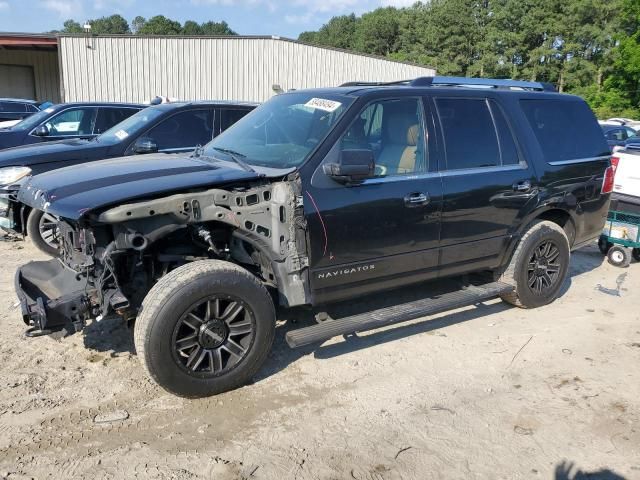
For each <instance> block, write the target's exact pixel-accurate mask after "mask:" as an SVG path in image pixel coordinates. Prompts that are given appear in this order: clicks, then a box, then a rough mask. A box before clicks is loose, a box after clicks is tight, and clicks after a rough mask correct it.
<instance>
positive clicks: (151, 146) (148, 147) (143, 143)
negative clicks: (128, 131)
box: [133, 137, 158, 154]
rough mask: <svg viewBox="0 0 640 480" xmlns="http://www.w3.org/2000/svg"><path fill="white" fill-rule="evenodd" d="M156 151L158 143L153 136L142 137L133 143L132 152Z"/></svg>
mask: <svg viewBox="0 0 640 480" xmlns="http://www.w3.org/2000/svg"><path fill="white" fill-rule="evenodd" d="M157 151H158V144H157V143H156V141H155V140H154V139H153V138H149V137H142V138H139V139H138V140H136V143H134V144H133V153H137V154H141V153H155V152H157Z"/></svg>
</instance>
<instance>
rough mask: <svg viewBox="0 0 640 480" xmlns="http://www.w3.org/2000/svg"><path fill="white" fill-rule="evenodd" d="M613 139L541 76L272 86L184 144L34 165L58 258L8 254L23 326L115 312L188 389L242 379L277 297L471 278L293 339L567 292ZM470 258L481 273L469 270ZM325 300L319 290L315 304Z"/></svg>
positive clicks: (265, 341) (599, 209) (325, 321)
mask: <svg viewBox="0 0 640 480" xmlns="http://www.w3.org/2000/svg"><path fill="white" fill-rule="evenodd" d="M613 173H614V172H613V170H612V169H611V167H610V153H609V147H608V145H607V142H606V141H605V139H604V136H603V134H602V131H601V129H600V127H599V126H598V123H597V121H596V119H595V117H594V115H593V113H592V112H591V110H590V109H589V107H588V106H587V105H586V103H585V102H584V101H583V100H582V99H580V98H578V97H574V96H570V95H562V94H558V93H555V92H552V91H549V88H548V87H547V86H545V85H542V84H539V83H532V82H518V81H506V80H478V79H465V78H450V77H429V78H418V79H416V80H413V81H409V82H402V83H396V84H377V85H371V84H358V83H352V84H349V85H348V86H343V87H341V88H329V89H318V90H305V91H296V92H290V93H286V94H282V95H278V96H275V97H273V98H272V99H271V100H269V101H268V102H266V103H265V104H263V105H262V106H261V107H259V108H257V109H256V110H255V111H253V112H252V113H251V114H249V115H247V116H246V117H245V118H243V119H242V120H240V121H239V122H238V123H237V124H235V125H234V126H233V127H232V128H230V129H229V130H227V131H226V132H225V133H224V134H222V135H220V136H219V137H218V138H216V139H215V140H213V141H212V142H211V143H209V144H208V145H207V146H205V147H204V148H203V149H201V150H198V151H197V152H196V153H195V154H194V155H193V156H192V157H190V158H181V159H180V160H179V161H177V162H174V163H171V164H166V163H162V162H158V161H156V160H151V161H143V160H141V161H136V162H132V161H131V159H128V158H123V159H116V160H108V161H101V162H94V163H92V164H89V165H86V166H85V167H84V168H82V169H78V170H73V169H62V170H56V171H53V172H49V173H46V174H43V175H39V176H36V177H33V179H32V180H31V181H30V182H29V183H28V184H26V185H25V186H23V188H22V189H21V191H20V194H19V198H20V199H21V200H22V201H23V202H25V203H27V204H28V205H30V206H32V207H34V208H39V209H43V210H46V211H47V212H50V213H51V214H54V215H57V216H59V217H60V218H61V222H60V228H61V242H62V247H61V259H59V260H50V261H48V262H31V263H28V264H26V265H24V266H23V267H21V268H20V269H19V270H18V272H17V274H16V288H17V293H18V297H19V299H20V303H21V305H22V312H23V318H24V321H25V322H26V323H27V324H28V325H29V327H30V329H29V330H28V334H29V335H32V336H33V335H42V334H47V333H52V332H54V331H61V332H63V333H70V332H74V331H77V330H79V329H81V328H82V327H83V325H84V324H85V322H87V321H88V320H90V319H100V318H102V317H104V316H105V315H109V314H111V313H116V314H118V315H120V316H122V318H123V319H124V321H127V322H134V321H135V325H134V328H135V344H136V349H137V352H138V355H139V357H140V359H141V361H142V363H143V365H144V366H145V368H146V369H147V371H148V372H149V374H150V375H151V377H152V378H153V379H154V380H155V381H157V382H158V383H159V384H160V385H162V386H163V387H164V388H165V389H167V390H168V391H170V392H173V393H175V394H178V395H182V396H186V397H198V396H204V395H211V394H215V393H218V392H222V391H225V390H228V389H231V388H235V387H237V386H239V385H242V384H243V383H245V382H247V381H248V380H249V379H250V378H251V376H252V375H253V374H254V373H256V371H257V370H258V369H259V368H260V366H261V364H262V363H263V361H264V360H265V358H266V357H267V355H268V353H269V351H270V348H271V344H272V341H273V338H274V331H275V319H276V317H275V309H274V299H275V300H276V301H277V303H279V304H280V305H281V306H285V307H292V306H296V305H307V306H312V307H314V308H316V309H318V310H323V309H326V307H325V305H326V304H328V303H330V302H334V301H337V300H344V299H352V298H355V297H358V296H360V295H363V294H367V293H372V292H378V291H381V290H386V289H390V288H394V287H400V286H403V285H407V284H411V283H416V282H422V281H425V280H428V279H434V278H440V277H446V276H460V275H462V274H470V273H474V275H465V276H464V278H467V279H468V282H467V285H466V287H465V288H463V289H462V290H459V291H454V292H451V293H446V294H443V295H439V296H438V297H437V298H434V299H421V300H417V301H415V302H410V303H404V304H402V305H396V306H391V307H386V308H383V309H382V310H376V311H373V312H368V313H366V314H359V315H354V316H349V317H344V318H339V319H331V318H330V316H329V317H328V316H327V315H322V312H319V315H318V316H317V318H318V324H317V325H312V326H308V327H305V328H301V329H298V330H293V331H289V332H288V333H287V335H286V339H287V342H288V343H289V344H290V345H291V346H300V345H306V344H310V343H314V342H321V341H323V340H326V339H328V338H331V337H334V336H337V335H343V334H349V333H353V332H358V331H363V330H368V329H371V328H376V327H380V326H383V325H388V324H391V323H394V322H399V321H404V320H408V319H411V318H418V317H421V316H424V315H429V314H433V313H436V312H442V311H444V310H447V309H451V308H457V307H461V306H465V305H471V304H474V303H476V302H479V301H483V300H486V299H489V298H493V297H498V296H499V297H501V298H503V299H504V300H506V301H507V302H510V303H512V304H514V305H518V306H520V307H525V308H530V307H538V306H541V305H545V304H547V303H549V302H551V301H553V300H554V299H555V298H556V297H557V296H558V295H559V292H560V289H561V286H562V284H563V282H564V280H565V277H566V274H567V269H568V265H569V257H570V251H571V250H572V249H575V248H578V247H580V246H581V245H584V244H586V243H588V242H592V241H594V240H596V239H597V238H598V236H599V235H600V233H601V231H602V228H603V225H604V222H605V219H606V216H607V210H608V206H609V197H610V195H609V193H610V191H611V189H612V187H613ZM476 273H477V275H476ZM324 312H326V310H324Z"/></svg>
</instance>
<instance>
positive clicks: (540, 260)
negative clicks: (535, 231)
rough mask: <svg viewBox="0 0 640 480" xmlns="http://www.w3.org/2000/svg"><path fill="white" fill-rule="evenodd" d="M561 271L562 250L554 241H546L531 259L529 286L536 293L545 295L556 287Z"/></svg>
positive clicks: (528, 270)
mask: <svg viewBox="0 0 640 480" xmlns="http://www.w3.org/2000/svg"><path fill="white" fill-rule="evenodd" d="M561 269H562V265H561V263H560V249H559V248H558V246H557V245H556V244H555V243H554V242H553V241H552V240H544V241H542V242H541V243H540V244H539V245H538V246H537V247H536V248H535V249H534V250H533V253H532V255H531V258H530V259H529V264H528V268H527V285H528V286H529V288H530V289H531V290H532V291H533V292H534V293H536V294H538V295H543V294H545V293H546V292H547V291H548V290H550V289H552V288H554V287H555V285H556V283H557V282H558V279H559V278H560V271H561Z"/></svg>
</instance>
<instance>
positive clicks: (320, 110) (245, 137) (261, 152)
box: [204, 92, 353, 168]
mask: <svg viewBox="0 0 640 480" xmlns="http://www.w3.org/2000/svg"><path fill="white" fill-rule="evenodd" d="M352 102H353V99H352V98H351V97H347V96H343V95H324V94H322V93H319V92H316V93H304V92H300V93H288V94H283V95H278V96H276V97H273V98H272V99H271V100H269V101H268V102H266V103H264V104H263V105H262V106H260V107H258V108H257V109H256V110H254V111H253V112H252V113H250V114H249V115H247V116H246V117H244V118H243V119H242V120H240V121H239V122H238V123H236V124H235V125H234V126H233V127H231V128H230V129H229V130H227V131H226V132H224V133H223V134H221V135H220V136H219V137H217V138H216V139H215V140H213V141H212V142H209V143H208V144H207V146H206V147H205V150H204V155H206V156H210V157H218V158H220V157H221V155H225V154H226V155H232V156H236V157H242V159H243V160H244V161H245V162H246V163H247V164H249V165H256V166H263V167H271V168H291V167H297V166H299V165H301V164H302V163H304V161H305V160H306V159H307V158H308V156H309V154H310V153H311V151H312V150H313V149H314V148H315V147H316V145H317V144H318V143H320V142H321V141H322V140H324V138H325V137H326V136H327V134H328V133H329V131H330V130H331V129H332V128H333V126H334V125H335V124H336V123H337V121H338V120H339V119H340V117H341V116H342V114H343V113H344V112H345V111H346V110H347V108H348V107H349V106H350V105H351V103H352Z"/></svg>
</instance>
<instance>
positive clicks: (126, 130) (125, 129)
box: [97, 107, 163, 143]
mask: <svg viewBox="0 0 640 480" xmlns="http://www.w3.org/2000/svg"><path fill="white" fill-rule="evenodd" d="M162 114H163V110H161V109H159V108H153V107H147V108H145V109H143V110H140V111H139V112H138V113H135V114H134V115H131V116H130V117H129V118H127V119H126V120H123V121H122V122H120V123H118V124H116V125H114V126H113V127H111V128H110V129H109V130H107V131H106V132H104V133H103V134H102V135H100V136H99V137H97V140H98V141H99V142H108V143H116V142H120V141H122V140H124V139H125V138H127V137H129V136H130V135H133V134H134V133H137V132H138V131H139V130H140V129H142V128H145V127H147V126H148V125H149V124H150V123H151V122H153V121H154V120H155V119H156V118H158V117H159V116H161V115H162Z"/></svg>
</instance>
